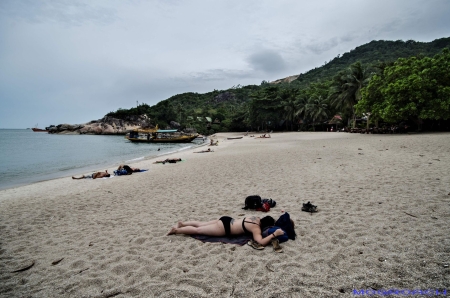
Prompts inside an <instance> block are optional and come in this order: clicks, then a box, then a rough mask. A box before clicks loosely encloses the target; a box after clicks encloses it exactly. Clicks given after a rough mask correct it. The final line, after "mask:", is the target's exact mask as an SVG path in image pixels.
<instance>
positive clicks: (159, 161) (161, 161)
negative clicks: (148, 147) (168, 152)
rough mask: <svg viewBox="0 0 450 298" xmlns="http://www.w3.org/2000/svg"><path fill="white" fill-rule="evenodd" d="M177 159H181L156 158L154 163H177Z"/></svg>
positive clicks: (179, 159)
mask: <svg viewBox="0 0 450 298" xmlns="http://www.w3.org/2000/svg"><path fill="white" fill-rule="evenodd" d="M178 161H181V158H166V159H165V160H157V161H155V162H154V163H162V164H165V163H166V162H168V163H177V162H178Z"/></svg>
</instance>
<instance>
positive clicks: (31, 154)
mask: <svg viewBox="0 0 450 298" xmlns="http://www.w3.org/2000/svg"><path fill="white" fill-rule="evenodd" d="M199 145H200V144H199V143H195V142H192V143H187V144H136V143H131V142H130V141H128V140H127V139H125V138H124V136H100V135H52V134H48V133H45V132H33V131H32V130H31V129H0V166H1V172H0V189H5V188H9V187H13V186H19V185H25V184H30V183H34V182H38V181H43V180H49V179H53V178H59V177H64V176H71V175H82V174H88V173H90V172H92V171H103V170H105V169H106V168H109V167H115V166H118V165H119V164H123V163H130V162H133V161H138V160H141V159H145V158H151V157H155V156H158V155H164V154H167V153H170V152H176V151H180V150H185V149H189V148H193V147H197V146H199ZM158 149H160V151H158Z"/></svg>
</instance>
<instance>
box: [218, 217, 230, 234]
mask: <svg viewBox="0 0 450 298" xmlns="http://www.w3.org/2000/svg"><path fill="white" fill-rule="evenodd" d="M219 220H220V221H222V223H223V227H224V228H225V235H226V236H227V237H230V236H231V221H232V220H233V218H231V217H229V216H222V217H221V218H219Z"/></svg>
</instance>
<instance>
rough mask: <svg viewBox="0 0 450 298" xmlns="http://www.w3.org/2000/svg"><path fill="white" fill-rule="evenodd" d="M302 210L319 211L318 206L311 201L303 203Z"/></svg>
mask: <svg viewBox="0 0 450 298" xmlns="http://www.w3.org/2000/svg"><path fill="white" fill-rule="evenodd" d="M302 211H305V212H311V213H313V212H317V206H314V205H313V204H311V203H310V202H309V201H308V203H306V204H303V207H302Z"/></svg>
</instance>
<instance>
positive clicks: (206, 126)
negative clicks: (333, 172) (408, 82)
mask: <svg viewBox="0 0 450 298" xmlns="http://www.w3.org/2000/svg"><path fill="white" fill-rule="evenodd" d="M444 48H450V38H441V39H437V40H434V41H432V42H428V43H426V42H416V41H412V40H409V41H406V42H404V41H401V40H399V41H372V42H370V43H367V44H365V45H362V46H359V47H357V48H355V49H353V50H351V51H350V52H347V53H344V54H343V55H338V57H336V58H334V59H332V60H331V61H330V62H328V63H326V64H325V65H323V66H321V67H318V68H314V69H312V70H310V71H308V72H306V73H304V74H300V75H299V77H298V78H297V79H296V80H294V81H292V82H291V83H290V84H288V83H279V84H271V83H268V82H265V81H263V82H262V83H261V85H248V86H240V85H238V86H235V87H233V88H230V89H228V90H220V91H219V90H214V91H211V92H208V93H203V94H199V93H192V92H189V93H183V94H177V95H174V96H172V97H170V98H168V99H166V100H163V101H161V102H159V103H158V104H156V105H154V106H149V105H147V104H141V105H139V106H138V107H136V108H132V109H119V110H117V111H115V112H110V113H108V114H107V116H112V117H116V118H119V119H125V118H126V117H128V116H131V115H140V114H147V115H148V116H149V117H150V118H151V119H152V122H153V124H158V125H159V126H160V127H167V126H177V124H176V123H173V121H175V122H177V123H179V124H180V127H177V128H195V129H196V130H197V131H198V132H200V133H215V132H224V131H246V130H261V129H266V130H294V129H316V127H317V128H318V129H321V126H320V124H321V123H323V121H326V120H329V119H331V118H332V117H333V116H334V115H335V114H339V115H340V116H341V117H342V123H343V124H346V123H347V122H348V119H353V120H354V118H355V117H356V114H355V112H356V111H355V109H354V106H355V104H356V103H357V102H358V101H359V100H360V99H361V94H362V93H361V91H362V90H363V89H362V88H364V87H365V86H367V84H368V82H369V81H370V78H371V77H372V76H373V75H374V74H377V73H378V74H379V73H382V72H383V71H384V69H386V67H389V66H391V65H393V64H394V62H395V61H397V60H398V59H399V58H410V57H418V58H423V57H433V56H434V55H436V54H439V53H441V52H442V50H443V49H444ZM366 108H367V107H366ZM444 114H445V113H444ZM381 120H382V119H381ZM405 120H407V119H405ZM322 126H323V125H322ZM322 129H323V127H322Z"/></svg>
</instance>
